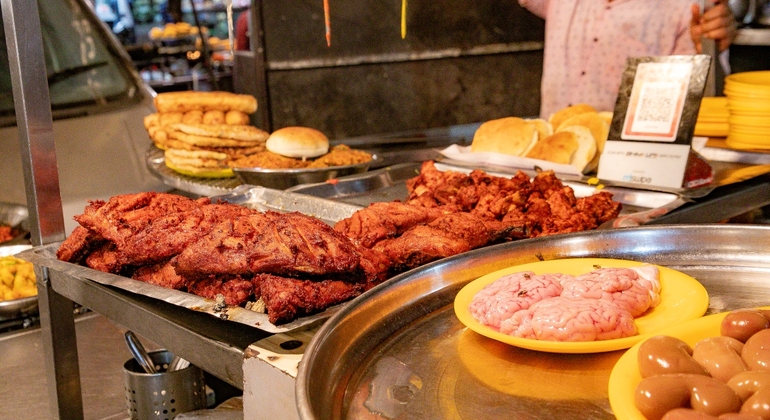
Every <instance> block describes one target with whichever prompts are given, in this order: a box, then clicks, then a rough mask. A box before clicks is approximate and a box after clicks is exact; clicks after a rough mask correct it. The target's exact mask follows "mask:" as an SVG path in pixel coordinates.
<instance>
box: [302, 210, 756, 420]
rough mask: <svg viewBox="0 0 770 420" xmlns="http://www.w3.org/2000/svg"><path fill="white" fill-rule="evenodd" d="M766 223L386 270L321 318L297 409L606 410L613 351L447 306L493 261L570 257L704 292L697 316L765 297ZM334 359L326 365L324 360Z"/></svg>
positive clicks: (311, 412) (567, 241) (660, 231)
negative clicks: (521, 342)
mask: <svg viewBox="0 0 770 420" xmlns="http://www.w3.org/2000/svg"><path fill="white" fill-rule="evenodd" d="M768 237H770V227H766V226H748V225H746V226H740V225H672V226H661V227H632V228H624V229H606V230H595V231H589V232H582V233H574V234H566V235H557V236H553V237H544V238H537V239H529V240H522V241H518V242H511V243H506V244H502V245H496V246H492V247H487V248H482V249H479V250H475V251H471V252H468V253H465V254H461V255H457V256H455V257H450V258H447V259H444V260H441V261H437V262H435V263H432V264H429V265H426V266H423V267H421V268H418V269H415V270H412V271H410V272H407V273H404V274H402V275H399V276H397V277H394V278H392V279H390V280H388V281H387V282H385V283H383V284H381V285H380V286H377V287H375V288H374V289H372V290H370V291H368V292H366V293H365V294H364V295H362V296H360V297H359V298H357V299H355V300H354V301H352V302H351V303H349V304H348V305H347V306H345V307H344V308H342V309H341V310H340V311H338V312H337V313H336V314H335V315H334V316H332V317H331V318H330V319H329V320H328V321H326V322H325V323H324V324H323V325H322V326H321V327H320V329H319V330H318V332H317V333H316V334H315V335H314V337H313V339H312V341H311V342H310V344H309V346H308V347H307V349H306V351H305V353H304V356H303V358H302V362H301V363H300V367H299V375H298V377H297V381H296V394H297V404H298V409H299V414H300V418H302V419H303V420H310V419H375V418H376V419H395V418H404V419H406V418H408V419H428V418H452V419H493V418H526V419H575V418H580V419H614V418H615V416H614V414H613V413H612V411H611V408H610V405H609V401H608V397H607V382H608V379H609V374H610V372H611V370H612V368H613V366H614V364H615V362H616V361H617V359H618V358H619V357H620V356H621V355H622V354H623V351H622V350H620V351H614V352H607V353H598V354H562V353H542V352H536V351H530V350H524V349H519V348H516V347H513V346H509V345H507V344H504V343H500V342H497V341H495V340H491V339H487V338H485V337H481V336H479V335H478V334H476V333H474V332H472V331H470V330H469V329H467V328H465V326H464V325H462V324H461V323H460V322H459V321H458V319H457V318H456V316H455V315H454V311H453V309H452V304H453V301H454V297H455V296H456V294H457V292H458V291H459V290H460V289H461V288H462V287H463V286H464V285H466V284H467V283H468V282H470V281H472V280H475V279H476V278H478V277H480V276H482V275H484V274H487V273H490V272H493V271H496V270H500V269H502V268H506V267H510V266H514V265H518V264H523V263H530V262H536V261H543V260H554V259H561V258H579V257H602V258H618V259H629V260H636V261H644V262H649V263H653V264H658V265H662V266H667V267H670V268H673V269H675V270H679V271H682V272H684V273H686V274H688V275H690V276H692V277H694V278H695V279H697V280H698V281H700V282H701V283H702V284H703V285H704V286H705V288H706V289H707V291H708V293H709V296H710V302H709V309H708V312H707V313H716V312H722V311H727V310H732V309H737V308H744V307H754V306H761V305H767V304H768V302H770V246H768V239H767V238H768ZM332 360H333V361H334V362H333V363H330V361H332Z"/></svg>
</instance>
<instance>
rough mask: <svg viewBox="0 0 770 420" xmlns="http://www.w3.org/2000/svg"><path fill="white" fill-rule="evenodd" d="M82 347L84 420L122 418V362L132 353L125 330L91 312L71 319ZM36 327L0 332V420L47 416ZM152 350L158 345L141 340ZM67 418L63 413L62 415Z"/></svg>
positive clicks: (39, 336) (40, 343)
mask: <svg viewBox="0 0 770 420" xmlns="http://www.w3.org/2000/svg"><path fill="white" fill-rule="evenodd" d="M75 330H76V332H77V342H78V347H79V349H80V352H79V356H80V368H81V371H80V381H81V384H82V385H81V386H82V389H83V397H82V401H83V408H84V417H85V419H86V420H110V419H112V420H122V419H125V418H126V417H127V415H126V397H125V387H124V385H123V363H124V362H125V361H126V360H127V359H129V358H130V357H131V354H130V353H129V352H128V349H127V348H126V342H125V341H124V340H123V332H122V331H121V329H120V328H119V327H118V326H116V325H115V324H114V323H112V322H110V320H108V319H107V318H105V317H103V316H101V315H98V314H96V313H94V312H90V313H87V314H85V315H80V316H78V317H77V318H76V320H75ZM43 342H44V338H43V336H42V331H41V330H40V329H39V328H28V329H23V330H17V331H14V332H10V333H5V334H2V335H0V355H2V360H3V362H2V363H0V377H2V378H3V386H2V387H0V406H2V407H3V408H2V410H0V420H19V419H51V418H53V417H54V416H52V415H51V405H50V402H49V400H48V399H47V398H45V396H46V393H47V392H48V386H49V385H50V383H49V382H48V381H47V380H46V366H45V364H43V363H42V360H43V357H44V353H45V349H44V348H43ZM144 342H145V344H146V345H147V346H148V348H150V346H151V345H152V346H153V347H152V348H151V350H155V349H157V347H156V346H155V345H154V344H152V343H151V342H149V341H147V340H144ZM63 418H65V419H66V418H67V417H63Z"/></svg>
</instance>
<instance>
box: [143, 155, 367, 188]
mask: <svg viewBox="0 0 770 420" xmlns="http://www.w3.org/2000/svg"><path fill="white" fill-rule="evenodd" d="M377 159H378V158H377V155H373V156H372V161H370V162H367V163H361V164H356V165H346V166H332V167H328V168H304V169H262V168H233V172H234V175H235V176H233V177H230V178H198V177H192V176H187V175H182V174H180V173H178V172H176V171H174V170H172V169H170V168H168V167H167V166H166V164H165V159H164V157H163V150H161V149H159V148H157V147H155V146H151V147H150V149H148V150H147V153H146V154H145V160H146V163H147V168H148V169H149V170H150V172H151V173H153V174H154V175H155V176H156V177H158V178H159V179H160V180H161V181H163V182H164V183H165V184H166V185H169V186H171V187H174V188H176V189H178V190H181V191H185V192H189V193H192V194H197V195H201V196H212V195H218V194H224V193H227V192H229V191H231V190H232V189H234V188H236V187H238V186H240V185H255V186H261V187H266V188H273V189H281V190H283V189H287V188H290V187H293V186H295V185H299V184H303V183H316V182H324V181H327V180H330V179H334V178H338V177H343V176H347V175H352V174H358V173H362V172H366V171H367V170H369V167H370V166H371V165H372V164H373V163H376V162H377Z"/></svg>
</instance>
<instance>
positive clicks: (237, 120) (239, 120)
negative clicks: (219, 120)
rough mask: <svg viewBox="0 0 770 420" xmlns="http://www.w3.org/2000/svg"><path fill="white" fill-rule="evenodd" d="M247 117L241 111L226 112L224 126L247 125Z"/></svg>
mask: <svg viewBox="0 0 770 420" xmlns="http://www.w3.org/2000/svg"><path fill="white" fill-rule="evenodd" d="M250 122H251V121H249V116H248V115H247V114H246V113H243V112H241V111H227V113H226V114H225V124H227V125H248V124H249V123H250Z"/></svg>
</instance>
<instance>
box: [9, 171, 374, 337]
mask: <svg viewBox="0 0 770 420" xmlns="http://www.w3.org/2000/svg"><path fill="white" fill-rule="evenodd" d="M212 200H213V201H226V202H230V203H233V204H239V205H243V206H246V207H250V208H256V209H259V210H262V211H265V210H272V211H278V212H294V211H298V212H301V213H304V214H308V215H313V216H315V217H317V218H319V219H321V220H323V221H324V222H326V223H329V224H331V223H334V222H336V221H338V220H341V219H343V218H345V217H348V216H350V215H351V214H352V213H353V212H354V211H356V210H357V209H359V208H360V207H358V206H354V205H350V204H345V203H338V202H334V201H330V200H324V199H320V198H316V197H309V196H306V195H302V194H296V193H290V192H285V191H280V190H272V189H269V188H264V187H255V186H250V185H242V186H240V187H237V188H235V189H233V190H232V191H231V192H229V193H227V194H224V195H219V196H216V197H213V198H212ZM60 245H61V243H60V242H58V243H53V244H49V245H45V246H42V247H35V248H32V249H29V250H26V251H24V252H22V253H21V254H19V258H21V259H24V260H26V261H30V262H32V263H34V264H37V265H40V266H43V267H47V268H49V269H50V270H56V271H58V272H62V273H65V274H68V275H71V276H73V277H77V278H79V279H82V280H91V281H95V282H97V283H100V284H103V285H108V286H114V287H117V288H119V289H122V290H125V291H128V292H132V293H137V294H140V295H144V296H148V297H151V298H155V299H159V300H162V301H165V302H168V303H171V304H174V305H177V306H182V307H185V308H188V309H190V310H194V311H197V312H204V313H207V314H210V315H212V316H215V317H217V318H220V319H221V318H226V319H227V320H229V321H232V322H238V323H241V324H245V325H249V326H252V327H255V328H258V329H260V330H262V331H266V332H269V333H281V332H288V331H292V330H295V329H298V328H303V327H307V326H309V325H312V324H315V323H317V322H320V321H322V320H324V319H326V318H328V317H329V316H331V315H332V314H333V313H334V312H336V311H337V310H339V308H340V307H341V306H342V305H344V304H345V303H342V304H339V305H336V306H333V307H330V308H328V309H326V310H325V311H323V312H320V313H317V314H314V315H310V316H306V317H302V318H298V319H296V320H294V321H292V322H289V323H286V324H281V325H274V324H272V323H270V322H269V321H268V319H267V314H263V313H257V312H254V311H250V310H247V309H244V308H241V307H236V306H228V307H227V308H226V309H225V310H215V306H216V302H215V301H214V300H212V299H206V298H202V297H200V296H196V295H193V294H192V293H187V292H182V291H178V290H172V289H166V288H163V287H160V286H155V285H152V284H148V283H144V282H141V281H138V280H134V279H131V278H128V277H123V276H118V275H115V274H110V273H105V272H102V271H98V270H94V269H91V268H88V267H84V266H80V265H76V264H72V263H68V262H64V261H60V260H59V259H57V258H56V250H57V249H59V246H60ZM0 249H1V248H0ZM225 315H226V316H225Z"/></svg>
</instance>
